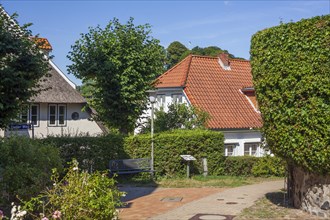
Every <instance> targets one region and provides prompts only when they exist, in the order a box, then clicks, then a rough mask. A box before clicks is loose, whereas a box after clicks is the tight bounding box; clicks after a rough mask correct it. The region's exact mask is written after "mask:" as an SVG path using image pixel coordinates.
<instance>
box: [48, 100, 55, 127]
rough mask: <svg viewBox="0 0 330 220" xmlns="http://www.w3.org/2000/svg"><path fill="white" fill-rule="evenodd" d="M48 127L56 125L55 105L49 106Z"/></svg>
mask: <svg viewBox="0 0 330 220" xmlns="http://www.w3.org/2000/svg"><path fill="white" fill-rule="evenodd" d="M48 108H49V110H48V112H49V125H53V126H55V125H56V105H49V107H48Z"/></svg>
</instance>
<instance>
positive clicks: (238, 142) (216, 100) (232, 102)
mask: <svg viewBox="0 0 330 220" xmlns="http://www.w3.org/2000/svg"><path fill="white" fill-rule="evenodd" d="M155 88H156V92H155V93H156V94H155V98H156V103H155V107H156V108H160V107H161V106H163V108H164V110H165V111H166V110H167V106H168V105H169V104H171V103H174V102H177V103H187V104H188V105H193V106H195V107H198V108H200V109H202V110H204V111H206V112H208V113H209V115H210V120H209V121H208V123H207V127H208V128H209V129H212V130H217V131H221V132H223V133H224V136H225V152H224V154H225V155H226V156H240V155H254V156H262V155H263V154H264V150H263V149H262V147H261V146H260V145H261V139H262V135H261V133H260V131H259V130H258V129H259V128H261V126H262V120H261V116H260V112H259V111H258V106H257V102H256V97H255V93H254V89H253V83H252V75H251V67H250V62H249V61H246V60H240V59H229V58H228V55H227V54H220V55H219V56H218V57H208V56H196V55H189V56H188V57H186V58H185V59H184V60H182V61H181V62H180V63H178V64H177V65H175V66H174V67H173V68H171V69H170V70H168V71H167V72H165V73H164V74H162V75H161V76H160V77H159V78H158V79H157V80H156V83H155ZM147 114H149V115H150V111H149V112H147Z"/></svg>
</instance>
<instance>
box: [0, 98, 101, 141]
mask: <svg viewBox="0 0 330 220" xmlns="http://www.w3.org/2000/svg"><path fill="white" fill-rule="evenodd" d="M32 108H33V109H32ZM82 108H83V104H70V103H68V104H54V103H40V104H31V106H30V108H29V111H28V113H27V115H26V116H27V120H26V121H25V122H26V123H31V124H33V130H32V129H28V130H19V131H15V130H14V131H1V133H0V136H4V135H11V134H17V135H24V136H29V137H33V134H34V137H35V138H45V137H47V136H63V135H71V136H76V135H90V136H96V135H100V134H102V130H101V128H100V127H99V126H98V124H97V123H96V122H95V121H92V120H91V116H90V114H89V113H87V112H84V111H82V110H81V109H82ZM52 110H55V114H52V113H51V111H52ZM53 113H54V112H53ZM26 116H25V117H26Z"/></svg>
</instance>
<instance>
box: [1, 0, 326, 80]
mask: <svg viewBox="0 0 330 220" xmlns="http://www.w3.org/2000/svg"><path fill="white" fill-rule="evenodd" d="M0 4H2V5H3V7H4V8H5V10H6V11H7V12H8V13H9V14H12V13H14V12H17V13H18V14H19V18H18V21H19V23H20V24H24V23H33V26H32V27H30V29H31V30H32V31H33V34H40V36H41V37H46V38H48V40H49V41H50V43H51V45H52V46H53V52H52V55H54V62H55V63H56V64H57V65H58V66H59V68H60V69H61V70H62V71H63V72H64V73H67V67H66V66H67V65H69V64H70V61H69V60H68V59H67V58H66V56H67V54H68V52H69V51H70V47H71V45H72V44H74V42H75V41H76V40H77V39H79V36H80V33H86V32H88V27H90V26H92V27H95V26H97V25H101V27H104V26H105V25H106V24H107V23H108V22H109V21H110V20H112V19H113V18H114V17H116V18H118V19H119V20H120V22H121V23H126V21H127V20H128V19H129V17H133V18H134V19H135V22H134V23H135V24H145V23H149V24H150V25H152V34H151V35H152V36H153V37H154V38H157V39H159V40H160V43H161V45H162V46H164V47H167V46H168V45H169V44H170V43H171V42H173V41H180V42H181V43H183V44H184V45H186V46H187V47H188V48H192V47H194V46H200V47H206V46H218V47H220V48H222V49H226V50H228V51H229V52H230V53H232V54H234V55H235V56H238V57H244V58H246V59H249V48H250V40H251V36H252V35H253V34H254V33H256V32H257V31H259V30H262V29H265V28H268V27H272V26H276V25H279V23H280V21H283V22H285V23H286V22H290V21H299V20H301V19H303V18H310V17H314V16H318V15H325V14H330V0H313V1H308V0H304V1H299V0H295V1H286V0H282V1H267V0H264V1H261V0H259V1H248V0H245V1H243V0H241V1H237V0H232V1H216V0H214V1H196V0H195V1H188V0H186V1H174V0H171V1H151V0H149V1H137V0H135V1H134V0H131V1H110V0H109V1H86V0H85V1H77V0H75V1H54V0H53V1H41V0H39V1H29V0H25V1H16V0H11V1H10V0H0ZM68 76H69V78H70V79H71V80H73V82H75V83H76V84H78V85H79V84H81V82H80V80H78V79H76V78H75V77H74V76H73V75H70V74H69V75H68Z"/></svg>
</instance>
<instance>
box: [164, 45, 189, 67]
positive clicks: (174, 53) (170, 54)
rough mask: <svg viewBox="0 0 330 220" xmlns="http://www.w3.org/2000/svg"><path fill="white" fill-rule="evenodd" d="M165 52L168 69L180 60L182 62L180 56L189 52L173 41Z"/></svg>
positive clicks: (183, 46)
mask: <svg viewBox="0 0 330 220" xmlns="http://www.w3.org/2000/svg"><path fill="white" fill-rule="evenodd" d="M166 51H167V57H166V58H167V68H168V69H169V68H171V67H172V66H174V65H175V64H177V63H178V62H179V61H180V60H182V59H181V57H182V54H184V53H185V52H186V51H189V49H188V48H187V47H186V46H185V45H183V44H182V43H180V42H179V41H174V42H172V43H171V44H170V45H169V46H168V47H167V49H166Z"/></svg>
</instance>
